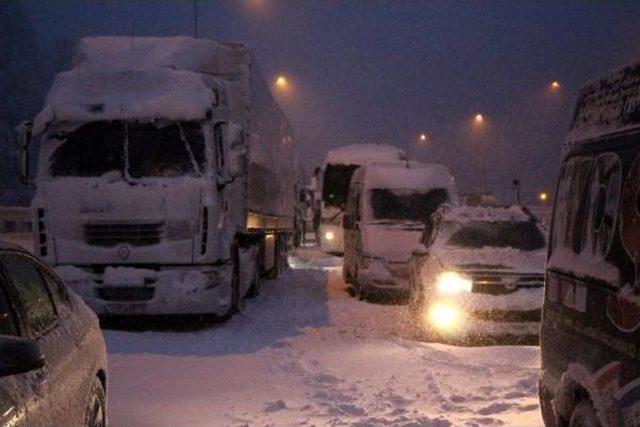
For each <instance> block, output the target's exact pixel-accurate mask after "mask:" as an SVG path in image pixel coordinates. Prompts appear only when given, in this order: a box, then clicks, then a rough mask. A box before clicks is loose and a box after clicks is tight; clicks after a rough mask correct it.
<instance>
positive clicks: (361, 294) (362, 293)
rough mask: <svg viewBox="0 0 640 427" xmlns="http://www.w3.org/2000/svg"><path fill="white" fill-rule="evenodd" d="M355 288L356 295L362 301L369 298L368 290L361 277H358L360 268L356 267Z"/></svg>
mask: <svg viewBox="0 0 640 427" xmlns="http://www.w3.org/2000/svg"><path fill="white" fill-rule="evenodd" d="M352 283H353V288H354V293H355V295H354V296H355V297H356V298H357V299H358V300H360V301H365V300H366V299H367V292H366V290H365V289H364V287H363V286H362V284H361V283H360V279H359V278H358V268H357V267H356V272H355V274H354V275H353V282H352Z"/></svg>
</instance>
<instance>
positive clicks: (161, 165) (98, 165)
mask: <svg viewBox="0 0 640 427" xmlns="http://www.w3.org/2000/svg"><path fill="white" fill-rule="evenodd" d="M53 139H58V140H61V141H62V145H60V147H58V149H56V150H55V152H54V153H53V155H52V156H51V166H50V172H51V175H52V176H56V177H60V176H82V177H89V176H102V175H104V174H106V173H111V172H116V173H120V174H121V175H124V173H125V169H126V168H127V165H128V170H127V172H128V176H130V177H131V178H143V177H164V178H171V177H177V176H189V175H190V176H198V175H201V174H202V172H203V169H204V164H205V150H204V138H203V135H202V130H201V127H200V124H198V123H196V122H174V123H166V124H164V125H156V124H151V123H137V122H123V121H112V122H93V123H88V124H86V125H83V126H81V127H79V128H78V129H76V130H74V131H72V132H68V133H59V134H56V135H54V136H53Z"/></svg>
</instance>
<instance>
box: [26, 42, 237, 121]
mask: <svg viewBox="0 0 640 427" xmlns="http://www.w3.org/2000/svg"><path fill="white" fill-rule="evenodd" d="M245 52H246V50H245V49H244V47H243V46H242V45H235V44H229V43H219V42H215V41H212V40H201V39H193V38H190V37H166V38H165V37H163V38H160V37H136V38H133V39H132V38H131V37H88V38H83V39H81V40H80V42H79V43H78V46H77V49H76V55H75V59H74V68H73V69H72V70H70V71H66V72H62V73H60V74H58V75H57V76H56V78H55V80H54V82H53V85H52V87H51V89H50V90H49V93H48V94H47V97H46V101H45V106H44V108H43V110H42V111H41V112H40V113H39V114H38V116H37V117H36V119H35V122H34V133H36V134H37V133H41V132H42V131H43V130H44V129H45V128H46V126H47V125H48V123H50V122H52V121H60V122H64V121H70V122H83V121H95V120H116V119H122V118H126V117H135V118H137V119H147V118H148V119H152V118H164V119H168V120H196V119H202V118H204V117H205V116H206V114H207V112H208V111H209V110H210V109H211V107H212V105H214V104H215V103H216V101H217V99H216V93H215V91H214V89H216V88H219V87H220V86H221V84H220V83H219V81H218V80H217V79H216V78H215V77H214V76H223V77H233V76H234V75H235V74H238V73H239V72H240V70H241V66H242V60H243V57H244V56H243V55H244V53H245Z"/></svg>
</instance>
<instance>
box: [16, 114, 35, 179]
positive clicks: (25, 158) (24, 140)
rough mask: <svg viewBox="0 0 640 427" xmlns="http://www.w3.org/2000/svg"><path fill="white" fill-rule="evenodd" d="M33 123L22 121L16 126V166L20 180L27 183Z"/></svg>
mask: <svg viewBox="0 0 640 427" xmlns="http://www.w3.org/2000/svg"><path fill="white" fill-rule="evenodd" d="M32 128H33V123H31V122H30V121H23V122H22V123H20V124H19V125H18V126H17V127H16V133H17V141H16V142H17V144H18V150H19V151H18V167H19V170H20V181H22V183H23V184H29V145H30V144H31V132H32V131H31V130H32Z"/></svg>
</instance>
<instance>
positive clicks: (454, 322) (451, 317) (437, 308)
mask: <svg viewBox="0 0 640 427" xmlns="http://www.w3.org/2000/svg"><path fill="white" fill-rule="evenodd" d="M428 319H429V323H430V324H431V325H432V326H434V327H435V328H436V329H439V330H442V331H451V330H453V329H456V328H457V327H458V326H460V323H461V321H462V315H461V313H460V310H458V309H457V308H456V307H455V306H453V305H450V304H445V303H442V302H436V303H435V304H433V305H432V306H431V307H430V308H429V312H428Z"/></svg>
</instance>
